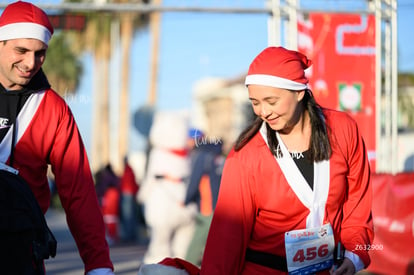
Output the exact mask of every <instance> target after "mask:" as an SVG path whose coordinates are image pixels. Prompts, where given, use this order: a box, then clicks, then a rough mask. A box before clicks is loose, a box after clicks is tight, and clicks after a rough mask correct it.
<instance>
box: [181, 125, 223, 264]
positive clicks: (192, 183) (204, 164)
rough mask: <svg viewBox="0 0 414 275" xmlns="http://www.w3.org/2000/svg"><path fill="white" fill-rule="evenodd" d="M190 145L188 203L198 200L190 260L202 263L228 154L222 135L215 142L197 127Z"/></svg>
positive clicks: (192, 133) (190, 136) (190, 247)
mask: <svg viewBox="0 0 414 275" xmlns="http://www.w3.org/2000/svg"><path fill="white" fill-rule="evenodd" d="M189 146H190V148H191V151H190V159H191V174H190V179H189V183H188V187H187V193H186V197H185V201H184V204H185V205H188V204H191V203H195V204H196V205H197V207H198V213H197V216H196V217H195V221H196V224H195V229H194V235H193V238H192V240H191V242H190V245H189V247H188V250H187V256H186V260H187V261H189V262H191V263H193V264H195V265H197V266H200V265H201V258H202V255H203V251H204V246H205V243H206V240H207V235H208V230H209V228H210V223H211V219H212V217H213V211H214V208H215V206H216V202H217V197H218V192H219V188H220V179H221V172H222V168H223V164H224V156H223V149H222V142H221V141H220V140H219V139H214V142H212V141H210V140H209V139H208V137H206V136H205V135H204V134H203V132H202V131H200V130H198V129H195V128H191V129H190V131H189Z"/></svg>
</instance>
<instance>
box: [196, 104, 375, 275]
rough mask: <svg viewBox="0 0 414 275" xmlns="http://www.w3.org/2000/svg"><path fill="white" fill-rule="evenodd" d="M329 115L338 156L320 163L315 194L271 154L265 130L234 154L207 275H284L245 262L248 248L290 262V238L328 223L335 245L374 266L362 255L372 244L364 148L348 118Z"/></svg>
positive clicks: (211, 243) (290, 167)
mask: <svg viewBox="0 0 414 275" xmlns="http://www.w3.org/2000/svg"><path fill="white" fill-rule="evenodd" d="M324 114H325V118H326V125H327V127H328V133H329V137H330V143H331V147H332V156H331V158H330V159H329V161H325V162H321V163H314V175H315V177H314V191H312V190H311V189H310V188H309V185H308V184H307V183H306V181H305V180H304V179H303V176H301V174H300V171H299V170H298V168H297V166H295V164H294V162H293V161H290V162H289V161H287V162H286V163H284V164H281V163H280V162H278V160H277V159H276V158H275V156H274V155H272V153H271V151H270V150H269V148H268V145H267V143H266V141H265V139H266V138H265V137H266V135H265V134H264V133H263V128H262V130H261V132H258V133H257V134H256V135H255V136H254V137H253V138H252V140H250V141H249V143H248V144H246V145H245V146H244V147H243V148H242V149H241V150H240V151H238V152H235V151H231V153H230V154H229V155H228V157H227V160H226V164H225V167H224V170H223V175H222V182H221V187H220V193H219V198H218V202H217V207H216V209H215V213H214V218H213V221H212V224H211V227H210V232H209V236H208V240H207V245H206V249H205V253H204V258H203V261H202V266H201V274H206V275H210V274H215V275H220V274H223V275H231V274H243V275H247V274H249V275H254V274H260V275H263V274H284V273H283V272H281V271H280V272H279V271H277V270H274V269H271V268H268V267H265V266H262V265H257V264H254V263H251V262H248V261H245V253H246V249H247V248H250V249H254V250H257V251H261V252H267V253H270V254H274V255H279V256H285V255H286V254H285V243H284V234H285V232H287V231H291V230H295V229H304V228H309V227H311V226H313V225H314V224H315V222H316V223H317V222H318V220H319V222H323V223H327V222H330V223H331V225H332V228H333V231H334V236H335V242H338V240H341V242H342V243H343V245H344V246H345V248H346V250H347V251H351V252H352V253H355V254H357V255H358V256H359V258H360V259H361V260H362V261H363V263H364V264H365V266H367V265H368V264H369V262H370V258H369V255H368V251H364V250H358V249H357V247H358V245H365V244H370V243H371V241H372V238H373V226H372V218H371V200H372V194H371V185H370V168H369V164H368V160H367V153H366V148H365V145H364V142H363V139H362V137H361V135H360V133H359V132H358V129H357V125H356V123H355V122H354V121H353V120H352V119H351V118H350V117H349V116H348V115H347V114H345V113H341V112H337V111H332V110H325V111H324ZM287 155H289V154H287ZM289 158H290V155H289Z"/></svg>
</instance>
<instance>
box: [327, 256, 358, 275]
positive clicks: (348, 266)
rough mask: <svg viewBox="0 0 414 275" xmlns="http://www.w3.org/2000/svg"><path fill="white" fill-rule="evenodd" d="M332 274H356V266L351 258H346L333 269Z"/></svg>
mask: <svg viewBox="0 0 414 275" xmlns="http://www.w3.org/2000/svg"><path fill="white" fill-rule="evenodd" d="M331 274H332V275H354V274H355V266H354V264H353V263H352V262H351V260H350V259H348V258H344V261H343V262H342V264H341V265H340V266H339V267H338V268H337V269H336V270H333V269H332V271H331Z"/></svg>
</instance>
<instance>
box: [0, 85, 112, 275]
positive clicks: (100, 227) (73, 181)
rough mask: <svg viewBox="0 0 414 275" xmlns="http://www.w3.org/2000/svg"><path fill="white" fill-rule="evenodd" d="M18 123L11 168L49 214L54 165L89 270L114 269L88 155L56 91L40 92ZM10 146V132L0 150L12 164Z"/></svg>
mask: <svg viewBox="0 0 414 275" xmlns="http://www.w3.org/2000/svg"><path fill="white" fill-rule="evenodd" d="M17 123H18V133H17V143H16V146H15V150H14V162H13V167H14V168H16V169H18V170H19V174H20V175H21V176H22V177H23V178H24V179H25V180H26V181H27V182H28V184H29V185H30V187H31V189H32V191H33V193H34V195H35V196H36V198H37V200H38V202H39V204H40V207H41V209H42V210H43V212H44V213H45V212H46V211H47V209H48V207H49V204H50V190H49V185H48V181H47V177H46V171H47V166H48V164H51V165H52V170H53V173H54V175H55V181H56V186H57V189H58V191H59V196H60V200H61V203H62V206H63V208H64V209H65V212H66V218H67V222H68V226H69V228H70V231H71V233H72V235H73V237H74V239H75V241H76V244H77V246H78V249H79V253H80V256H81V258H82V260H83V262H84V264H85V271H89V270H91V269H94V268H102V267H108V268H111V269H113V265H112V263H111V260H110V258H109V248H108V245H107V243H106V240H105V227H104V223H103V219H102V215H101V212H100V209H99V206H98V201H97V197H96V193H95V189H94V182H93V178H92V175H91V171H90V167H89V163H88V159H87V155H86V151H85V148H84V145H83V142H82V140H81V136H80V134H79V131H78V128H77V126H76V123H75V120H74V117H73V115H72V113H71V111H70V109H69V107H68V106H67V104H66V103H65V102H64V100H63V99H62V98H61V97H60V96H59V95H57V94H56V93H55V92H54V91H52V90H46V91H43V92H36V93H33V94H32V95H31V96H30V97H29V99H28V100H27V101H26V103H25V105H24V106H23V109H22V110H21V111H20V112H19V116H18V118H17ZM10 145H11V131H9V132H8V133H7V135H6V136H5V138H4V139H3V141H2V143H1V145H0V160H1V161H5V160H7V159H8V157H9V155H10Z"/></svg>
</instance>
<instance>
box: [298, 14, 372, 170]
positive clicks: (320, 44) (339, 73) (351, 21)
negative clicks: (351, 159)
mask: <svg viewBox="0 0 414 275" xmlns="http://www.w3.org/2000/svg"><path fill="white" fill-rule="evenodd" d="M298 30H299V32H298V35H299V36H298V48H299V51H301V52H303V53H305V54H306V55H307V56H308V57H309V58H310V59H312V61H313V65H312V66H311V68H310V69H309V70H308V71H307V75H308V77H309V79H310V86H311V89H312V92H313V94H314V96H315V98H316V100H317V101H318V103H319V104H321V105H322V106H324V107H328V108H332V109H337V110H342V111H346V112H348V113H349V114H350V115H351V116H352V117H354V118H355V120H356V121H357V123H358V125H359V129H360V131H361V133H362V136H363V137H364V140H365V143H366V146H367V149H368V157H369V159H370V164H371V168H372V169H373V171H375V146H376V145H375V123H376V120H375V17H374V16H373V15H361V14H341V13H334V14H332V13H330V14H324V13H310V14H308V16H307V18H300V20H299V21H298Z"/></svg>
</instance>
